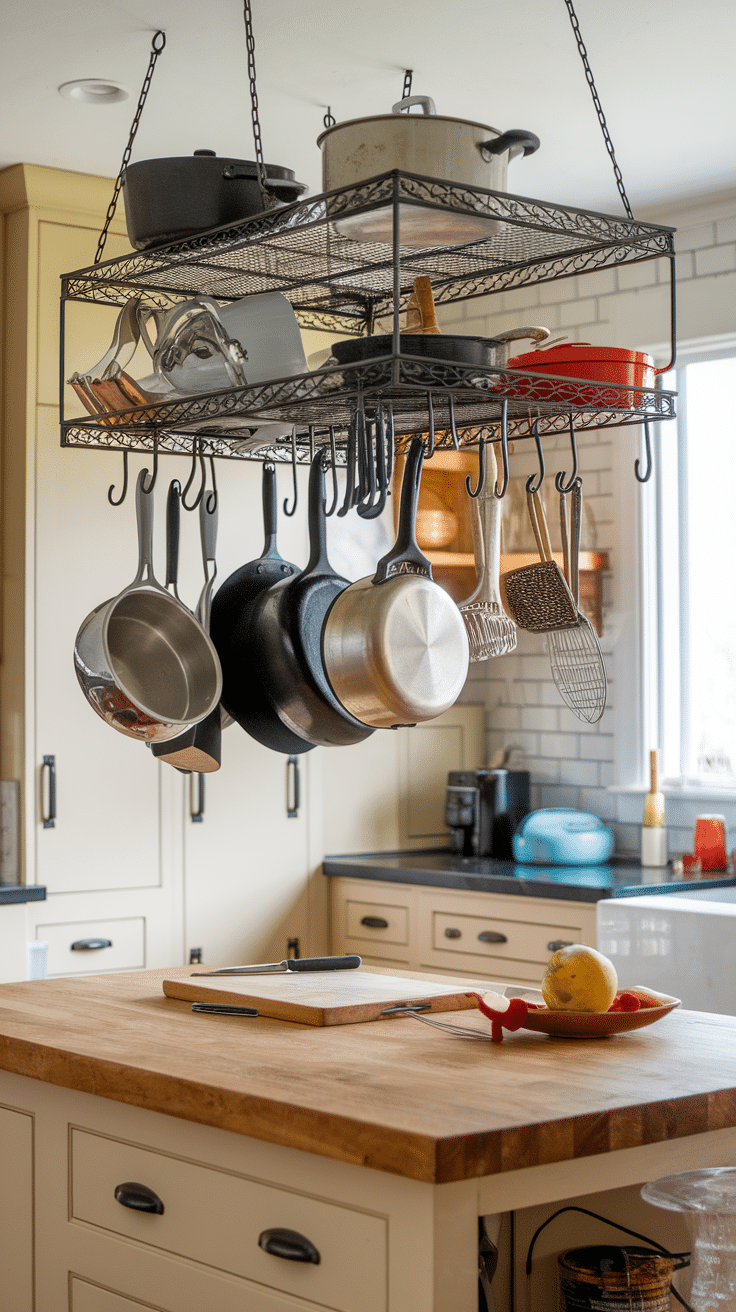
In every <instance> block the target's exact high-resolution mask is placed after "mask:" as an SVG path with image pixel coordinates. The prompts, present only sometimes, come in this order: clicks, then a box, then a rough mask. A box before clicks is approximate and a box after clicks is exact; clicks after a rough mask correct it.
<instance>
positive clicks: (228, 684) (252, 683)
mask: <svg viewBox="0 0 736 1312" xmlns="http://www.w3.org/2000/svg"><path fill="white" fill-rule="evenodd" d="M263 525H264V530H265V542H264V546H263V552H262V554H261V555H260V556H259V557H258V559H257V560H251V561H249V562H248V564H247V565H242V566H241V567H240V569H236V570H235V572H234V573H233V574H231V575H230V576H229V578H227V579H225V582H224V583H223V584H222V586H221V587H220V589H219V590H218V591H217V592H216V593H215V596H214V597H213V599H212V615H211V619H210V633H211V635H212V640H213V642H214V644H215V647H216V648H217V651H218V654H219V657H220V662H221V664H222V705H223V706H224V708H225V710H226V712H227V713H228V715H231V716H232V718H233V719H234V720H236V721H237V722H238V724H239V725H240V727H241V729H245V731H246V733H249V734H250V736H251V738H255V739H256V741H257V742H259V743H262V744H263V746H264V747H270V748H271V750H272V751H274V752H285V753H286V755H287V756H297V755H299V754H300V753H302V752H309V751H311V749H312V747H314V743H311V742H307V741H306V740H305V739H304V738H303V737H300V736H298V735H297V734H295V733H292V731H291V730H290V729H288V728H287V727H286V725H285V724H282V722H281V720H280V719H279V717H278V715H277V714H276V711H275V710H274V709H273V707H272V705H271V703H270V701H269V700H268V697H267V696H266V693H265V691H264V688H263V683H262V670H261V669H260V667H259V665H258V663H257V661H256V659H255V658H254V653H253V649H252V645H251V639H250V632H251V623H252V619H253V607H254V604H255V602H256V600H257V598H258V597H259V596H260V595H261V593H262V592H263V591H264V590H265V589H266V588H270V587H271V586H272V584H274V583H278V582H280V581H282V580H283V579H286V578H290V577H292V576H293V575H294V574H296V573H297V567H296V565H291V564H290V563H289V562H288V561H286V560H284V559H283V557H282V556H280V555H279V552H278V548H277V546H276V470H275V469H274V467H273V465H268V464H265V465H264V466H263Z"/></svg>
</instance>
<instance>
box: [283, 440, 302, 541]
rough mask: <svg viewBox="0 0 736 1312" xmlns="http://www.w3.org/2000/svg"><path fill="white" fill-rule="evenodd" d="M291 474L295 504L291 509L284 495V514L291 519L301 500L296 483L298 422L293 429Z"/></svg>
mask: <svg viewBox="0 0 736 1312" xmlns="http://www.w3.org/2000/svg"><path fill="white" fill-rule="evenodd" d="M291 476H292V478H293V480H294V504H293V506H292V507H291V510H289V507H288V505H287V500H286V497H284V514H285V515H287V516H288V518H289V519H291V516H292V515H294V514H295V513H296V506H297V501H298V500H299V489H298V487H297V483H296V424H294V426H293V428H292V430H291Z"/></svg>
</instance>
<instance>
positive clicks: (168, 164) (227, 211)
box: [123, 150, 307, 251]
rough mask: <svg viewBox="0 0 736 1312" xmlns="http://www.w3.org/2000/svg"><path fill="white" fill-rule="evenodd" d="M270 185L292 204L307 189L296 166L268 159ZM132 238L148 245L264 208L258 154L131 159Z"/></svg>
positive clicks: (127, 188) (128, 215) (128, 205)
mask: <svg viewBox="0 0 736 1312" xmlns="http://www.w3.org/2000/svg"><path fill="white" fill-rule="evenodd" d="M266 182H267V186H268V190H269V192H270V193H271V195H272V196H273V197H274V199H275V200H276V201H278V203H279V204H281V205H291V204H292V203H293V202H294V201H296V200H299V198H300V196H303V195H304V193H305V191H306V190H307V187H306V185H305V184H304V183H303V182H296V181H295V180H294V173H293V171H292V170H291V169H284V168H281V167H280V166H279V165H278V164H267V165H266ZM123 196H124V197H125V222H126V224H127V228H128V237H129V238H130V243H131V245H132V246H135V248H136V250H139V251H142V250H147V249H148V248H149V247H150V246H160V245H161V244H162V243H164V242H169V241H179V240H181V239H183V238H186V237H192V236H194V235H195V234H196V233H199V232H207V231H209V229H210V228H220V227H222V226H223V224H226V223H237V222H239V220H241V219H248V218H250V217H251V216H252V215H253V214H260V213H262V211H263V200H262V197H261V190H260V187H259V186H258V169H257V166H256V163H255V161H254V160H243V159H225V158H219V157H218V156H217V155H216V154H215V152H214V151H213V150H195V152H194V154H193V155H181V156H177V157H174V158H173V159H142V160H139V161H138V163H137V164H129V165H128V167H127V169H126V170H125V177H124V179H123Z"/></svg>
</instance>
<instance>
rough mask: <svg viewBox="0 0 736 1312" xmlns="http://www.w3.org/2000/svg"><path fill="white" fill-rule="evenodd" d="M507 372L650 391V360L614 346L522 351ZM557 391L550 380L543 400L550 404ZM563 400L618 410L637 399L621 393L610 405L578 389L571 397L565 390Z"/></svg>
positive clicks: (574, 345) (589, 391) (588, 390)
mask: <svg viewBox="0 0 736 1312" xmlns="http://www.w3.org/2000/svg"><path fill="white" fill-rule="evenodd" d="M508 368H509V369H523V370H525V371H526V372H528V373H540V374H555V375H556V376H557V377H561V378H589V379H591V380H594V381H595V382H596V383H599V384H601V385H603V386H605V385H606V384H613V385H614V386H616V387H645V388H650V389H651V388H653V387H654V382H655V369H654V361H653V359H652V357H651V355H647V353H646V352H645V351H627V350H624V349H623V348H622V347H618V346H590V345H589V344H588V343H587V342H564V343H561V344H559V345H558V346H552V347H550V348H549V350H547V351H526V352H525V353H524V355H515V356H513V357H512V358H511V359H510V360H509V362H508ZM560 391H561V389H560V388H559V387H557V386H556V385H555V383H553V382H552V381H550V395H549V397H547V396H545V397H544V398H540V399H544V400H550V401H553V400H555V399H556V396H557V395H558V394H559V393H560ZM564 399H565V400H566V401H567V402H568V403H569V404H573V405H579V406H586V405H589V406H595V405H598V406H601V405H602V404H603V405H604V406H605V408H606V409H619V408H623V407H625V406H636V405H638V404H639V403H640V401H641V397H639V396H638V395H637V393H636V392H622V393H620V394H619V395H618V396H615V397H614V398H613V399H612V400H613V403H612V402H611V401H610V400H609V399H608V398H606V400H605V401H603V398H601V396H600V393H599V392H598V389H597V388H596V389H595V390H594V389H592V388H584V387H582V388H579V389H576V390H575V392H574V393H573V394H572V395H571V394H570V392H569V390H568V389H565V395H564Z"/></svg>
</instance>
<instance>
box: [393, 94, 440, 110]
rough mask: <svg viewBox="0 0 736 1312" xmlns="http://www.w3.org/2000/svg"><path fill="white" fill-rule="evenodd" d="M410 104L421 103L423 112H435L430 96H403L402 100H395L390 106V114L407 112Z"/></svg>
mask: <svg viewBox="0 0 736 1312" xmlns="http://www.w3.org/2000/svg"><path fill="white" fill-rule="evenodd" d="M412 105H421V107H422V113H423V114H436V113H437V110H436V109H435V106H434V101H433V99H432V97H431V96H404V99H403V100H397V101H396V104H395V105H392V106H391V113H392V114H403V113H404V111H405V110H406V112H407V113H408V112H409V109H410V107H411V106H412Z"/></svg>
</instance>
